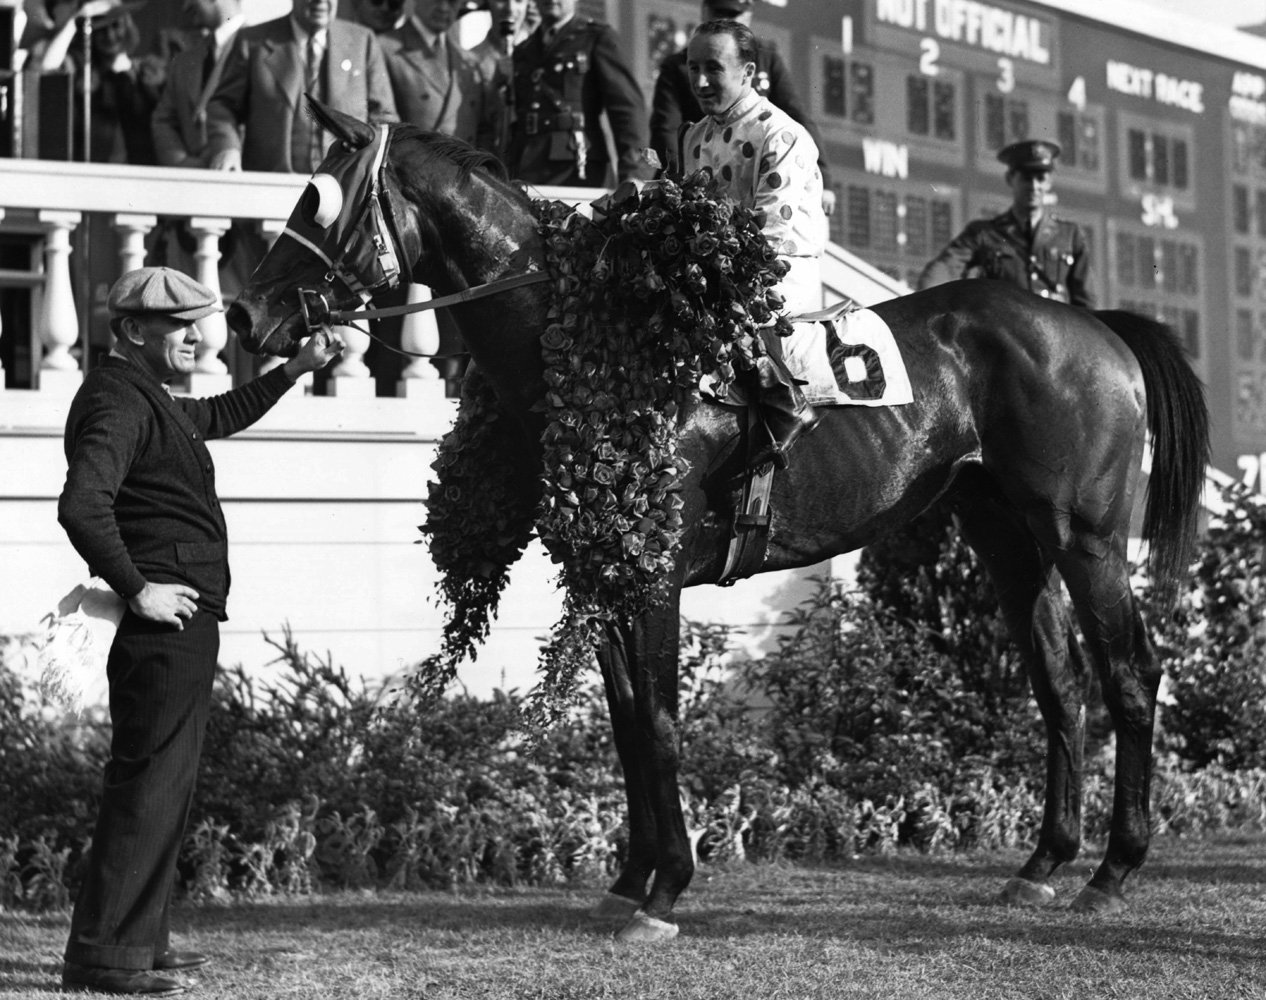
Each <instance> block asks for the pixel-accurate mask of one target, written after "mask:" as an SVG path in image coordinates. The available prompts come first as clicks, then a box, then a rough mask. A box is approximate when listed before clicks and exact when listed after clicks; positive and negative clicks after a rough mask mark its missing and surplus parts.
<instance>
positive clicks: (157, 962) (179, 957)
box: [154, 949, 211, 972]
mask: <svg viewBox="0 0 1266 1000" xmlns="http://www.w3.org/2000/svg"><path fill="white" fill-rule="evenodd" d="M210 961H211V956H210V955H204V954H202V952H200V951H176V950H175V949H173V950H171V951H165V952H163V953H162V954H161V955H155V956H154V971H155V972H167V971H169V970H171V969H196V968H198V967H199V966H203V965H206V964H207V963H208V962H210Z"/></svg>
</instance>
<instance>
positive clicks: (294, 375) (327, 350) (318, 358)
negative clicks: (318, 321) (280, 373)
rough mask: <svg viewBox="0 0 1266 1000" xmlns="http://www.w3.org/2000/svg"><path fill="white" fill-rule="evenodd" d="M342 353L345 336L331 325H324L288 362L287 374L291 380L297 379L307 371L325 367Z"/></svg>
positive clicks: (286, 366) (286, 365)
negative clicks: (341, 335)
mask: <svg viewBox="0 0 1266 1000" xmlns="http://www.w3.org/2000/svg"><path fill="white" fill-rule="evenodd" d="M342 353H343V338H342V337H340V336H339V335H338V333H337V332H336V331H335V330H334V329H332V328H331V327H328V326H323V327H321V329H319V330H318V331H317V332H316V333H315V334H314V335H313V336H311V337H309V338H308V339H307V340H305V341H304V342H303V345H302V346H301V347H300V348H299V353H298V354H296V355H295V356H294V357H293V358H291V359H290V360H289V361H287V362H286V364H285V369H286V374H287V375H288V376H289V377H290V381H292V382H294V381H297V380H298V378H299V376H301V375H304V374H306V373H307V372H314V371H316V370H317V369H318V368H324V367H325V366H326V365H328V364H329V363H330V362H331V361H333V360H334V359H335V358H337V357H338V356H339V355H340V354H342Z"/></svg>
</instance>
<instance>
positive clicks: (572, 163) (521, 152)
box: [506, 17, 654, 187]
mask: <svg viewBox="0 0 1266 1000" xmlns="http://www.w3.org/2000/svg"><path fill="white" fill-rule="evenodd" d="M514 101H515V118H514V124H513V125H512V126H511V133H510V148H509V151H508V153H507V156H506V165H507V167H508V168H509V170H510V173H511V174H513V175H515V176H516V177H519V178H521V179H522V180H525V181H528V182H529V183H532V184H570V185H578V186H588V187H601V186H602V185H603V184H605V183H606V175H607V166H608V156H607V145H606V139H605V137H604V136H603V133H602V127H601V125H600V124H599V121H598V118H599V115H600V114H601V113H602V112H603V111H604V110H605V111H606V113H607V118H608V119H609V120H610V123H611V131H612V133H613V135H614V137H615V148H616V155H617V158H618V162H617V164H616V173H617V178H618V180H621V181H623V180H627V179H629V178H631V177H632V178H640V179H643V180H648V179H650V177H651V176H652V174H653V172H654V171H653V170H652V169H651V168H650V166H649V165H648V164H646V163H645V162H644V161H643V159H642V156H641V150H642V149H644V148H645V147H646V146H647V145H648V133H647V126H646V102H645V99H644V98H643V97H642V89H641V88H640V87H639V86H638V85H637V80H636V79H635V78H634V77H633V71H632V70H630V69H629V65H628V63H627V62H625V59H624V56H623V55H622V54H621V52H620V47H619V43H618V42H617V40H616V35H615V32H614V31H612V30H611V28H610V27H608V26H607V25H605V24H599V23H598V22H596V21H586V20H583V19H581V18H579V17H573V18H572V19H571V20H570V21H568V22H567V23H566V24H565V25H563V27H562V28H560V29H559V32H558V34H557V35H556V36H555V37H554V39H553V41H552V42H551V43H550V44H549V45H548V46H546V44H545V34H544V25H541V26H539V27H538V28H537V29H536V31H534V32H532V34H531V35H530V36H528V38H527V40H526V41H524V42H523V43H522V44H521V45H519V46H518V47H517V48H516V49H515V50H514ZM582 167H583V169H582Z"/></svg>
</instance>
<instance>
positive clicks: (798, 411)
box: [751, 354, 822, 469]
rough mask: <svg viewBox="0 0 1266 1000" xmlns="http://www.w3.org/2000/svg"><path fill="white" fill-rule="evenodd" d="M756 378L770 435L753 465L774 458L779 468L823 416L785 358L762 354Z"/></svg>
mask: <svg viewBox="0 0 1266 1000" xmlns="http://www.w3.org/2000/svg"><path fill="white" fill-rule="evenodd" d="M755 381H756V384H757V394H756V399H757V403H758V405H759V406H760V415H761V420H762V422H763V423H764V425H765V429H766V430H767V431H768V434H769V437H768V439H767V440H766V441H765V442H764V443H763V444H762V445H761V446H760V447H758V448H757V449H756V453H755V454H754V455H753V456H752V460H751V467H752V468H753V469H756V468H759V467H760V466H762V465H764V464H765V463H766V462H773V463H774V468H775V469H785V468H787V465H788V459H787V452H788V451H789V450H790V449H791V446H792V445H793V444H795V443H796V440H797V439H798V438H799V437H800V435H802V434H803V433H804V432H805V431H807V430H809V429H810V428H812V427H813V426H814V425H815V424H817V422H818V421H819V420H821V419H822V417H821V415H820V414H818V413H817V412H816V411H815V410H814V409H813V407H812V406H810V405H809V402H808V400H806V399H805V398H804V393H803V392H801V391H800V387H799V386H798V385H796V381H795V379H794V378H793V377H792V375H791V372H790V371H788V370H787V366H786V365H785V364H784V363H783V361H782V359H781V358H778V357H775V356H773V355H772V354H766V355H764V356H762V357H761V358H760V360H759V361H758V363H757V367H756V379H755Z"/></svg>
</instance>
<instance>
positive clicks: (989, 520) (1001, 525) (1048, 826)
mask: <svg viewBox="0 0 1266 1000" xmlns="http://www.w3.org/2000/svg"><path fill="white" fill-rule="evenodd" d="M959 485H960V493H959V496H958V498H957V502H956V504H955V515H956V517H957V519H958V524H959V528H960V530H961V531H962V533H963V537H964V538H965V539H966V540H967V542H968V544H970V545H971V546H972V548H973V549H975V551H976V553H977V554H978V555H979V556H980V558H981V561H982V562H983V563H984V564H985V568H986V570H988V572H989V577H990V579H991V581H992V582H993V585H994V589H995V590H996V592H997V595H998V603H999V606H1000V608H1001V610H1002V613H1003V616H1004V618H1005V620H1006V623H1007V629H1008V632H1009V633H1010V635H1011V638H1012V640H1013V641H1014V642H1015V644H1016V645H1017V646H1018V647H1019V650H1020V655H1021V658H1022V659H1023V662H1024V664H1025V668H1026V670H1027V672H1028V676H1029V683H1030V685H1031V687H1032V690H1033V696H1034V698H1035V699H1036V700H1037V704H1038V708H1039V709H1040V710H1041V713H1042V719H1043V721H1044V723H1045V725H1046V742H1047V755H1046V806H1045V810H1044V811H1043V815H1042V828H1041V831H1040V833H1039V834H1038V841H1037V846H1036V848H1035V849H1034V851H1033V854H1032V855H1031V856H1030V857H1029V859H1028V861H1026V862H1025V864H1024V865H1023V867H1021V869H1020V870H1019V872H1017V873H1016V876H1015V877H1014V878H1012V879H1011V880H1010V881H1009V882H1008V883H1007V885H1006V887H1005V888H1004V889H1003V891H1002V895H1001V897H1000V899H1001V901H1002V902H1004V903H1007V904H1009V905H1041V904H1045V903H1049V902H1050V901H1051V900H1053V899H1054V898H1055V892H1054V889H1053V888H1052V887H1051V885H1050V881H1049V879H1050V876H1051V874H1052V873H1053V872H1054V871H1055V870H1056V869H1057V868H1059V866H1060V865H1062V864H1065V863H1066V862H1069V861H1071V860H1072V859H1073V858H1075V857H1076V856H1077V851H1078V849H1079V848H1080V846H1081V778H1082V753H1083V744H1084V737H1085V714H1084V711H1083V706H1084V704H1085V699H1086V688H1087V683H1088V681H1089V672H1088V670H1087V668H1086V664H1085V661H1084V659H1083V657H1082V653H1081V647H1080V646H1079V645H1078V643H1077V636H1076V634H1075V633H1074V631H1073V629H1072V625H1071V623H1070V622H1069V620H1068V614H1067V612H1066V610H1065V604H1064V601H1063V598H1062V595H1061V593H1060V588H1059V578H1058V577H1057V576H1056V575H1055V572H1054V562H1053V560H1052V559H1051V557H1050V556H1049V555H1048V554H1047V553H1046V552H1044V551H1043V549H1042V548H1041V547H1040V546H1039V545H1038V543H1037V539H1036V538H1035V537H1034V535H1033V533H1032V532H1031V531H1030V530H1029V528H1028V526H1027V525H1026V524H1025V523H1024V521H1023V519H1022V518H1021V516H1020V515H1019V513H1018V512H1017V511H1016V510H1015V508H1014V507H1012V506H1010V505H1009V504H1008V503H1007V502H1006V501H1005V500H1004V499H1003V498H1002V496H1001V494H999V493H998V492H997V491H996V490H995V489H994V487H993V486H992V484H991V483H990V482H989V481H988V480H986V479H985V478H984V477H983V475H982V476H979V477H976V478H972V477H971V474H970V473H968V474H966V475H964V476H962V477H960V484H959Z"/></svg>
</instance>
